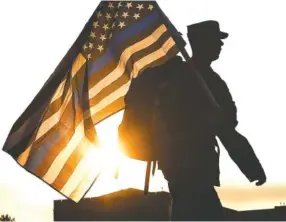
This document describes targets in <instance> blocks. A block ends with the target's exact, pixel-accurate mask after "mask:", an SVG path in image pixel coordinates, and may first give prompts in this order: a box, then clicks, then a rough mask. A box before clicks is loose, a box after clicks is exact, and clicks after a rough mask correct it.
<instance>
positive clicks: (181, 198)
mask: <svg viewBox="0 0 286 222" xmlns="http://www.w3.org/2000/svg"><path fill="white" fill-rule="evenodd" d="M169 189H170V193H171V195H172V198H173V201H172V214H171V220H172V221H186V220H189V221H190V220H204V221H207V220H215V221H217V220H223V219H224V218H223V208H222V205H221V202H220V200H219V197H218V195H217V193H216V191H215V189H214V187H211V186H208V187H204V188H203V186H200V187H196V188H195V187H193V186H189V187H186V184H177V183H173V184H171V183H169Z"/></svg>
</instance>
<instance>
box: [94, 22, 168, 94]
mask: <svg viewBox="0 0 286 222" xmlns="http://www.w3.org/2000/svg"><path fill="white" fill-rule="evenodd" d="M166 30H167V29H166V26H165V25H161V26H160V27H159V28H158V29H156V31H155V32H153V33H152V34H151V35H149V36H148V37H147V38H145V39H143V40H142V41H140V42H138V43H135V44H134V45H132V46H130V47H128V48H127V49H125V50H124V52H123V53H122V55H121V57H120V60H119V62H118V66H117V68H116V69H115V70H113V71H112V72H111V73H110V74H109V75H108V76H107V77H105V78H104V79H103V80H101V81H100V82H98V83H97V84H96V85H95V86H94V87H92V88H91V89H90V90H89V96H90V98H92V97H94V96H95V95H97V94H98V92H100V91H101V90H102V89H103V88H105V87H106V86H108V85H109V84H111V83H112V82H113V81H115V80H116V79H118V78H119V77H120V76H121V75H123V73H124V71H125V67H126V66H125V65H126V62H127V60H128V59H129V58H130V57H131V56H132V55H133V54H134V53H135V52H138V51H140V50H142V49H144V48H146V47H148V46H150V45H151V44H153V43H154V42H155V41H156V40H158V39H159V37H160V36H161V35H162V34H163V33H164V32H165V31H166Z"/></svg>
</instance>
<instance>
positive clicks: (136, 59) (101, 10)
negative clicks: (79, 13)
mask: <svg viewBox="0 0 286 222" xmlns="http://www.w3.org/2000/svg"><path fill="white" fill-rule="evenodd" d="M170 27H171V28H170ZM176 39H177V40H176ZM174 40H175V41H174ZM175 42H178V35H177V31H176V29H175V27H174V26H172V24H171V23H170V21H169V20H168V19H167V17H166V16H165V15H164V13H163V12H162V11H161V10H160V8H159V6H158V4H157V3H156V2H155V1H142V2H140V1H131V2H118V1H109V2H106V1H102V2H101V3H100V4H99V6H98V7H97V8H96V10H95V12H94V13H93V15H92V16H91V18H90V19H89V21H88V22H87V24H86V25H85V27H84V29H83V30H82V32H81V34H80V35H79V37H78V38H77V40H76V41H75V43H74V44H73V46H72V47H71V48H70V50H69V51H68V52H67V54H66V55H65V57H64V58H63V59H62V61H61V62H60V64H59V65H58V66H57V68H56V69H55V71H54V73H53V74H52V75H51V77H50V78H49V79H48V80H47V82H46V83H45V85H44V86H43V88H42V89H41V90H40V92H39V93H38V95H37V96H36V97H35V98H34V99H33V101H32V102H31V104H30V105H29V106H28V108H27V109H26V110H25V111H24V113H23V114H22V115H21V116H20V117H19V119H18V120H17V121H16V122H15V123H14V125H13V127H12V129H11V131H10V133H9V135H8V138H7V140H6V142H5V144H4V147H3V150H4V151H5V152H7V153H8V154H10V155H11V156H12V157H13V158H14V159H15V160H16V161H17V162H18V163H19V164H20V165H21V166H22V167H23V168H24V169H26V170H27V171H28V172H30V173H31V174H33V175H35V176H37V177H38V178H40V179H41V180H43V181H44V182H46V183H47V184H48V185H50V186H51V187H52V188H54V189H55V190H57V191H58V192H60V193H61V194H63V195H64V196H65V197H67V198H69V199H71V200H73V201H75V202H78V201H80V200H81V198H82V197H84V196H85V194H86V193H87V192H88V190H89V189H90V187H91V186H92V184H93V183H94V181H95V179H96V178H97V177H98V176H99V174H100V172H101V166H102V164H101V163H102V161H103V159H102V156H101V150H100V149H99V148H98V139H97V136H96V131H95V127H94V125H96V124H97V123H99V122H100V121H102V120H104V119H106V118H107V117H109V116H110V115H113V114H115V113H116V112H118V111H120V110H122V109H124V100H123V98H124V95H125V94H126V93H127V91H128V89H129V85H130V82H131V80H132V78H136V77H137V76H138V75H140V74H141V73H142V72H143V71H144V70H145V69H146V68H148V67H154V66H157V65H160V64H163V63H164V62H165V61H167V60H168V59H170V58H171V57H173V56H175V55H176V54H177V53H178V47H179V45H178V47H177V45H176V43H175Z"/></svg>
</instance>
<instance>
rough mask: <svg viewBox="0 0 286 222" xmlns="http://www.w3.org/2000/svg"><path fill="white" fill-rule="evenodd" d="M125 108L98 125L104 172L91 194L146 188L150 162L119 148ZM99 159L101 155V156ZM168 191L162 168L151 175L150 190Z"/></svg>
mask: <svg viewBox="0 0 286 222" xmlns="http://www.w3.org/2000/svg"><path fill="white" fill-rule="evenodd" d="M122 115H123V112H119V113H118V114H116V115H114V116H112V117H110V118H108V119H107V120H105V121H103V122H101V123H100V124H98V125H97V126H96V130H97V133H98V136H99V139H100V149H99V150H100V154H99V155H100V158H101V159H100V165H101V169H102V172H101V175H100V177H99V178H98V180H97V181H96V183H95V184H94V186H93V187H92V188H91V190H90V192H89V193H88V194H87V196H89V197H90V196H101V195H104V194H108V193H111V192H114V191H117V190H121V189H126V188H131V187H132V188H136V189H141V190H143V189H144V182H145V173H146V162H143V161H137V160H134V159H131V158H128V157H127V156H125V155H123V154H122V153H121V152H120V151H119V144H118V131H117V129H118V126H119V124H120V122H121V120H122ZM97 159H98V158H97ZM160 190H165V191H168V188H167V183H166V181H165V179H164V176H163V174H162V172H161V171H160V170H156V173H155V175H154V176H151V180H150V191H160Z"/></svg>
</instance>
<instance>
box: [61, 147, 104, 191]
mask: <svg viewBox="0 0 286 222" xmlns="http://www.w3.org/2000/svg"><path fill="white" fill-rule="evenodd" d="M90 151H91V152H90ZM94 151H98V152H97V153H95V154H93V152H94ZM99 151H100V149H96V148H89V151H88V152H87V153H86V154H85V156H84V158H83V159H82V160H81V162H80V163H79V164H78V165H77V167H76V169H75V170H74V172H73V174H72V175H71V177H70V178H69V180H68V182H67V183H66V184H65V185H64V187H63V188H62V189H61V191H62V192H63V193H66V194H67V195H70V194H71V193H72V192H73V191H74V190H75V189H76V188H77V186H78V185H79V183H80V182H81V180H82V179H83V178H84V177H85V176H86V175H85V173H87V175H88V174H90V173H91V172H93V171H94V170H96V171H97V174H98V173H99V172H100V170H101V164H100V163H102V156H101V155H100V153H99ZM100 158H101V159H100ZM88 169H89V172H88ZM94 176H95V175H94ZM94 178H95V177H93V178H92V180H93V179H94Z"/></svg>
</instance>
